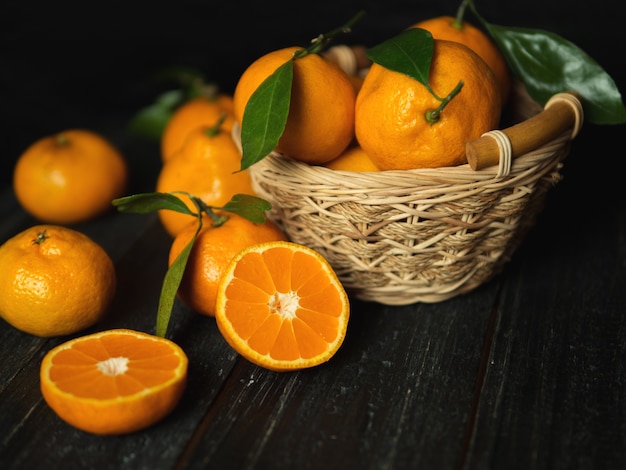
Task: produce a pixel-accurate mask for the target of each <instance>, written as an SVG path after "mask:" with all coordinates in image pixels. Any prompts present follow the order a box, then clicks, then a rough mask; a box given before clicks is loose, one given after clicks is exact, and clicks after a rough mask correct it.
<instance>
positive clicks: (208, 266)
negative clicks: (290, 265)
mask: <svg viewBox="0 0 626 470" xmlns="http://www.w3.org/2000/svg"><path fill="white" fill-rule="evenodd" d="M197 226H198V225H197V222H191V223H190V224H188V225H187V226H186V227H185V228H184V229H183V230H181V231H180V232H179V233H178V235H177V236H176V237H175V238H174V241H173V242H172V245H171V248H170V253H169V265H170V266H171V264H172V263H173V262H174V260H175V259H176V258H177V257H178V255H179V254H180V252H181V251H182V250H183V248H185V246H187V244H188V243H189V242H190V241H191V239H192V237H193V236H194V234H195V233H196V230H197ZM271 240H286V235H285V234H284V233H283V231H282V230H281V229H280V228H279V227H278V226H277V225H276V224H274V223H273V222H271V221H270V220H269V219H268V220H266V221H265V223H263V224H256V223H254V222H251V221H249V220H248V219H245V218H243V217H241V216H240V215H237V214H228V220H227V221H226V222H225V223H224V224H223V225H220V226H213V225H211V221H210V220H209V219H208V217H207V216H205V217H204V224H203V226H202V229H201V231H200V233H199V234H198V237H197V238H196V241H195V243H194V246H193V248H192V250H191V253H190V255H189V259H188V260H187V265H186V267H185V273H184V275H183V279H182V281H181V283H180V286H179V288H178V297H179V298H180V299H181V300H182V302H183V303H184V304H185V305H187V306H188V307H190V308H191V309H193V310H195V311H196V312H198V313H201V314H203V315H208V316H214V315H215V299H216V295H217V285H218V284H219V282H220V279H221V277H222V275H223V273H224V271H225V270H226V267H227V266H228V263H229V262H230V260H231V259H232V258H233V256H235V255H236V254H237V253H238V252H239V251H240V250H242V249H244V248H246V247H248V246H250V245H254V244H256V243H261V242H265V241H271Z"/></svg>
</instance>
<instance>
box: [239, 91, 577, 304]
mask: <svg viewBox="0 0 626 470" xmlns="http://www.w3.org/2000/svg"><path fill="white" fill-rule="evenodd" d="M540 110H541V108H540V107H539V106H538V105H537V103H535V102H534V101H532V100H531V99H530V98H529V97H528V96H527V95H526V94H525V93H524V92H523V90H522V91H521V92H520V91H519V89H518V90H517V92H516V93H515V94H514V95H513V96H512V97H511V106H510V110H509V113H510V116H514V117H513V118H512V119H514V120H519V119H525V118H527V117H530V116H532V115H534V114H536V113H537V112H538V111H540ZM516 122H517V121H516ZM570 140H571V132H568V133H565V134H564V135H562V136H560V137H558V138H557V139H555V140H553V141H551V142H549V143H548V144H546V145H544V146H542V147H540V148H537V149H536V150H534V151H532V152H529V153H527V154H524V155H522V156H519V157H517V158H515V159H514V160H513V161H512V163H511V167H510V171H509V172H508V174H507V175H504V176H503V175H501V174H498V173H499V168H498V166H497V165H496V166H495V167H490V168H486V169H483V170H472V169H471V168H470V167H469V165H462V166H458V167H446V168H439V169H420V170H408V171H384V172H379V173H357V172H346V171H336V170H330V169H327V168H324V167H318V166H310V165H307V164H304V163H300V162H298V161H295V160H293V159H291V158H289V157H288V156H284V155H280V154H277V153H272V154H271V155H269V156H268V157H266V158H265V159H263V160H261V161H260V162H257V163H255V164H254V165H253V166H252V167H251V168H250V170H249V171H250V174H251V177H252V181H253V186H254V189H255V190H256V191H257V194H258V195H259V196H260V197H262V198H264V199H267V200H268V201H270V202H271V204H272V210H271V211H270V212H269V213H268V216H269V218H270V219H272V220H273V221H275V222H277V223H278V224H279V225H280V226H281V227H282V228H283V229H284V230H285V232H286V233H287V235H288V236H289V238H290V239H291V240H292V241H294V242H297V243H300V244H303V245H306V246H309V247H312V248H314V249H316V250H317V251H319V252H320V253H321V254H322V255H323V256H324V257H326V259H327V260H328V261H329V262H330V264H331V265H332V266H333V268H334V269H335V271H336V272H337V275H338V276H339V278H340V279H341V281H342V283H343V285H344V287H345V288H346V290H347V291H348V292H349V293H350V294H351V295H352V296H355V297H356V298H359V299H362V300H368V301H376V302H379V303H382V304H387V305H405V304H411V303H415V302H438V301H442V300H446V299H449V298H451V297H454V296H456V295H459V294H462V293H466V292H469V291H471V290H473V289H475V288H476V287H478V286H479V285H481V284H483V283H484V282H486V281H488V280H489V279H491V278H492V277H493V276H494V275H496V274H498V273H499V272H500V271H501V270H502V268H503V265H504V264H505V263H506V262H507V261H509V259H510V257H511V255H512V253H513V252H514V250H515V249H516V248H517V247H518V246H519V244H520V243H521V241H522V240H523V238H524V235H525V234H526V232H527V231H528V229H529V228H530V227H531V226H532V225H533V224H534V222H535V219H536V216H537V214H538V213H539V212H540V211H541V209H542V208H543V203H544V199H545V196H546V192H547V191H548V189H549V188H551V187H552V186H553V185H554V184H555V183H556V182H558V181H559V179H560V173H559V170H560V168H561V165H562V163H561V162H562V160H563V159H564V158H565V156H566V155H567V153H568V151H569V144H570Z"/></svg>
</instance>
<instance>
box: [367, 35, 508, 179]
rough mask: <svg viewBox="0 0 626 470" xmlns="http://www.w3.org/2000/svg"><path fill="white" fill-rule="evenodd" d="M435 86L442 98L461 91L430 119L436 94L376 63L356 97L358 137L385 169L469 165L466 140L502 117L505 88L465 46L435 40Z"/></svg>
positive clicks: (432, 80) (431, 80) (436, 103)
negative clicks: (501, 100) (432, 120)
mask: <svg viewBox="0 0 626 470" xmlns="http://www.w3.org/2000/svg"><path fill="white" fill-rule="evenodd" d="M429 83H430V87H431V88H432V90H433V91H434V93H435V94H436V95H437V96H438V97H447V96H448V95H450V94H451V93H452V92H453V90H456V89H458V88H457V87H458V86H459V85H461V88H460V91H459V92H458V93H457V94H456V95H455V96H454V97H453V98H452V99H451V100H450V101H449V102H448V103H447V105H446V106H445V108H444V109H443V110H442V111H441V112H440V114H439V119H438V121H437V122H434V123H432V124H431V123H430V122H429V120H428V119H427V118H426V115H427V113H429V112H432V111H435V110H438V109H439V108H440V107H441V105H442V101H443V98H436V97H435V96H433V93H431V91H429V90H428V88H427V87H426V86H424V85H423V84H422V83H420V82H419V81H417V80H415V79H413V78H411V77H409V76H408V75H405V74H402V73H399V72H396V71H393V70H390V69H387V68H385V67H383V66H381V65H380V64H376V63H374V64H372V67H371V68H370V70H369V72H368V73H367V75H366V77H365V80H364V82H363V86H362V87H361V91H360V92H359V94H358V96H357V100H356V114H355V129H356V137H357V140H358V142H359V144H360V145H361V147H362V148H363V150H365V152H366V153H367V154H368V155H369V156H370V158H371V159H372V161H373V162H374V164H375V165H376V166H377V167H378V168H380V169H381V170H407V169H412V168H426V167H443V166H454V165H459V164H462V163H466V157H465V144H466V142H467V141H469V140H473V139H476V138H478V137H480V136H481V135H482V134H483V133H485V132H487V131H490V130H492V129H494V128H496V126H497V125H498V123H499V121H500V112H501V105H500V91H499V88H498V83H497V81H496V78H495V75H494V74H493V72H492V71H491V69H490V68H489V67H488V66H487V64H486V63H485V61H484V60H482V59H481V58H480V57H479V56H478V55H477V54H476V53H475V52H474V51H472V50H471V49H469V48H468V47H467V46H464V45H463V44H460V43H457V42H452V41H445V40H440V39H435V40H434V52H433V56H432V61H431V67H430V76H429Z"/></svg>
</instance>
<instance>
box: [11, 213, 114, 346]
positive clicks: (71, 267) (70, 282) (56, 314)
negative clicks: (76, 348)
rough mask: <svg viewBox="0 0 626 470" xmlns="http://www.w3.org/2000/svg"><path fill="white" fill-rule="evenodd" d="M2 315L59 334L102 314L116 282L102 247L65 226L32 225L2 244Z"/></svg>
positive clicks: (32, 329)
mask: <svg viewBox="0 0 626 470" xmlns="http://www.w3.org/2000/svg"><path fill="white" fill-rule="evenodd" d="M0 271H2V275H1V276H0V317H2V318H3V319H4V320H6V321H7V322H8V323H9V324H11V325H13V326H14V327H15V328H17V329H19V330H21V331H24V332H26V333H29V334H32V335H36V336H41V337H51V336H61V335H69V334H72V333H76V332H78V331H81V330H83V329H85V328H88V327H90V326H92V325H94V324H95V323H97V322H98V321H99V320H100V319H102V318H103V317H104V315H105V314H106V311H107V309H108V307H109V305H110V303H111V301H112V300H113V297H114V294H115V288H116V275H115V267H114V265H113V262H112V260H111V258H110V257H109V255H108V254H107V253H106V252H105V251H104V249H103V248H102V247H101V246H100V245H99V244H97V243H96V242H94V241H93V240H92V239H91V238H89V237H87V236H86V235H85V234H83V233H81V232H78V231H76V230H73V229H70V228H68V227H62V226H55V225H35V226H33V227H30V228H28V229H26V230H24V231H22V232H20V233H18V234H17V235H15V236H13V237H12V238H10V239H9V240H7V241H5V242H4V243H3V244H2V245H1V246H0Z"/></svg>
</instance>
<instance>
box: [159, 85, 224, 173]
mask: <svg viewBox="0 0 626 470" xmlns="http://www.w3.org/2000/svg"><path fill="white" fill-rule="evenodd" d="M222 114H225V119H224V123H223V124H222V127H223V128H224V130H226V131H227V132H230V131H232V129H233V124H234V122H235V116H234V114H233V99H232V96H230V95H228V94H226V93H220V94H218V95H217V96H215V97H208V96H200V97H197V98H194V99H192V100H189V101H187V102H186V103H184V104H183V105H181V106H180V107H179V108H178V109H176V111H174V113H173V114H172V116H171V117H170V119H169V120H168V121H167V124H166V126H165V129H163V135H162V136H161V159H162V160H163V162H167V161H168V160H169V159H170V158H172V156H174V154H175V153H176V152H178V151H179V150H180V148H181V147H182V146H183V144H184V143H185V139H186V138H187V136H188V135H189V133H190V132H191V131H193V130H194V129H196V128H198V127H207V126H212V125H214V124H215V123H216V122H217V121H218V119H219V118H220V116H222Z"/></svg>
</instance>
